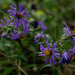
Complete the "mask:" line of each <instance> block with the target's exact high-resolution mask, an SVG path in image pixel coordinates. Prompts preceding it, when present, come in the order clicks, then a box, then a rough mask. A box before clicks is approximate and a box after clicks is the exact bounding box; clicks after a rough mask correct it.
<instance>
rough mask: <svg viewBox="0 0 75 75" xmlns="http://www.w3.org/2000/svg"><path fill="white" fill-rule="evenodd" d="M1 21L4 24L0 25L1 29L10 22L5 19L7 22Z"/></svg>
mask: <svg viewBox="0 0 75 75" xmlns="http://www.w3.org/2000/svg"><path fill="white" fill-rule="evenodd" d="M0 21H1V22H2V24H0V27H3V26H7V25H9V21H10V20H7V19H6V18H5V17H4V21H5V22H3V20H2V19H0Z"/></svg>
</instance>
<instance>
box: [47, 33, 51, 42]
mask: <svg viewBox="0 0 75 75" xmlns="http://www.w3.org/2000/svg"><path fill="white" fill-rule="evenodd" d="M46 38H47V39H48V41H49V42H51V41H52V37H51V36H50V35H49V34H46Z"/></svg>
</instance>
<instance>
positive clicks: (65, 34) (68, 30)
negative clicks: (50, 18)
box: [63, 23, 75, 40]
mask: <svg viewBox="0 0 75 75" xmlns="http://www.w3.org/2000/svg"><path fill="white" fill-rule="evenodd" d="M65 26H66V27H65V28H63V29H64V30H65V33H64V36H67V34H69V35H70V36H72V38H73V39H74V40H75V31H70V28H69V27H68V25H67V24H66V23H65Z"/></svg>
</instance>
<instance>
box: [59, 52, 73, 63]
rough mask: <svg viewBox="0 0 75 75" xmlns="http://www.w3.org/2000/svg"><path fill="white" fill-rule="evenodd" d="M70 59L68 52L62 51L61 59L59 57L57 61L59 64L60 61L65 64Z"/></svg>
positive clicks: (69, 61)
mask: <svg viewBox="0 0 75 75" xmlns="http://www.w3.org/2000/svg"><path fill="white" fill-rule="evenodd" d="M71 62H72V61H71V54H69V53H68V52H63V54H62V59H61V61H60V62H58V63H59V64H61V63H63V64H65V63H67V64H68V63H71Z"/></svg>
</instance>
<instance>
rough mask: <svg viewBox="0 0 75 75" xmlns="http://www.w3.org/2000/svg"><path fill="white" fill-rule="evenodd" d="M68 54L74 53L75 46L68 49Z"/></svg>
mask: <svg viewBox="0 0 75 75" xmlns="http://www.w3.org/2000/svg"><path fill="white" fill-rule="evenodd" d="M69 54H71V55H75V46H74V47H73V49H69Z"/></svg>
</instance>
